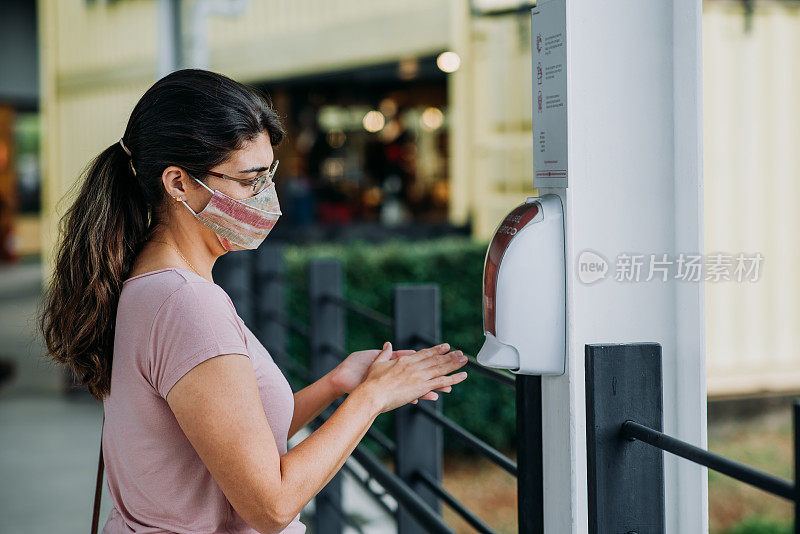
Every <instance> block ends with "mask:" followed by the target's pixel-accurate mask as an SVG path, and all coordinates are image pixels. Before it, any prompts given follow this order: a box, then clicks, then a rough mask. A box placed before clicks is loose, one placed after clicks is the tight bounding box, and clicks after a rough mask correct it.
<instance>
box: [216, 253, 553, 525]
mask: <svg viewBox="0 0 800 534" xmlns="http://www.w3.org/2000/svg"><path fill="white" fill-rule="evenodd" d="M232 256H233V257H232V258H225V257H223V258H222V259H221V260H224V261H220V262H218V263H219V265H218V267H217V268H216V269H215V275H217V277H218V278H219V279H220V285H222V286H223V287H224V288H225V289H226V291H227V292H228V294H229V295H230V296H231V299H232V300H233V302H234V304H235V306H236V309H237V312H238V313H239V314H240V316H241V317H242V319H243V320H245V322H246V323H248V324H253V325H255V326H256V328H255V329H254V333H255V334H256V335H257V336H258V337H259V339H260V340H262V341H263V342H264V345H265V347H266V348H267V350H268V351H269V352H270V354H271V355H272V356H273V359H274V360H275V362H276V363H277V364H278V366H279V367H280V368H281V370H282V371H283V372H284V374H285V375H286V376H287V377H288V378H289V381H290V383H292V385H293V388H294V389H299V388H300V387H302V386H303V385H306V384H308V383H311V382H313V381H315V380H318V379H320V378H322V377H323V376H324V375H325V374H326V373H328V372H329V371H330V370H331V369H333V368H334V367H335V366H336V365H337V364H338V363H339V362H341V361H342V359H343V358H345V357H346V356H347V351H346V350H345V347H346V339H345V336H346V330H347V329H346V325H347V318H348V315H352V316H354V318H357V319H358V320H360V321H366V322H367V323H368V324H370V325H376V326H378V327H381V328H385V329H388V330H390V333H391V335H392V338H391V340H392V344H393V346H395V347H398V348H410V349H415V350H418V349H420V348H422V347H424V346H432V345H436V344H438V343H439V342H440V327H441V325H440V298H439V287H438V286H437V285H433V284H424V285H410V284H402V285H398V286H396V287H395V288H394V292H393V310H392V312H393V313H392V315H391V316H390V315H387V314H384V313H381V312H379V311H376V310H373V309H371V308H368V307H366V306H362V305H360V304H357V303H353V302H350V301H348V300H347V299H346V298H345V296H344V277H343V274H344V273H343V270H342V265H341V263H340V262H339V261H336V260H331V259H321V260H312V261H311V262H310V263H309V266H308V267H309V268H308V284H307V287H305V288H297V287H292V286H291V284H290V283H289V280H288V278H287V276H286V272H285V267H284V264H283V251H282V249H281V248H280V247H274V246H273V247H270V246H266V245H264V246H262V247H259V248H258V249H257V250H256V251H254V253H252V254H249V253H244V254H237V255H232ZM290 289H291V290H293V291H303V292H307V295H308V296H307V298H308V304H309V322H308V325H305V324H303V323H302V322H301V321H298V320H297V319H296V318H293V317H291V316H289V315H288V314H287V313H286V308H287V303H288V301H287V291H288V290H290ZM290 334H294V335H295V336H297V337H298V338H300V339H303V340H306V341H307V342H308V346H309V358H308V361H309V365H308V366H304V365H301V364H300V363H298V360H297V358H293V357H292V356H293V355H290V354H289V352H290V351H289V348H288V347H289V338H290ZM468 359H469V360H468V363H467V365H468V369H473V370H475V371H477V372H480V373H481V374H482V375H484V376H487V377H489V378H491V379H492V380H494V381H496V382H498V383H499V384H501V385H502V386H505V387H514V388H515V389H516V414H517V459H518V463H517V462H514V461H512V460H511V459H510V458H508V457H507V456H506V455H504V454H503V453H501V452H500V451H498V450H497V449H496V448H494V447H493V446H491V445H490V444H488V443H486V442H485V441H484V440H482V439H480V438H478V437H477V436H475V435H474V434H472V433H471V432H469V431H467V430H466V429H464V428H463V427H462V426H461V425H459V424H458V423H456V422H455V421H453V420H451V419H449V418H447V417H446V416H445V415H444V414H443V413H442V396H440V398H439V399H438V400H436V401H428V400H425V401H420V402H418V403H417V404H407V405H405V406H402V407H400V408H398V409H397V410H395V411H394V421H395V428H394V430H395V432H394V434H395V436H394V439H392V438H390V437H389V436H387V435H386V434H385V433H383V432H381V431H380V430H379V429H378V428H376V427H375V426H373V427H371V428H370V429H369V430H368V431H367V433H366V438H367V439H369V440H370V441H371V442H372V443H375V444H376V445H377V446H378V447H380V449H382V450H384V451H386V452H387V453H388V454H389V455H391V457H392V458H393V460H394V470H390V469H389V468H388V467H386V466H385V465H384V464H383V462H382V461H381V460H380V459H379V458H378V457H377V456H376V455H375V454H374V453H373V452H372V451H370V450H369V449H368V448H367V447H366V446H365V444H364V443H360V444H359V445H358V446H357V447H356V449H355V450H354V451H353V453H352V455H351V459H348V461H347V462H346V463H345V464H344V467H343V469H342V470H341V471H340V472H339V473H337V474H336V476H334V477H333V479H331V481H330V482H329V483H328V484H327V485H326V486H325V487H324V488H323V489H322V491H320V493H319V494H318V495H317V497H316V498H315V499H314V513H313V517H312V519H311V521H312V522H313V529H314V532H317V533H320V534H340V533H341V532H342V531H343V529H344V528H345V526H349V527H352V528H353V529H355V530H356V531H360V530H361V529H360V527H359V525H358V523H357V522H356V521H355V520H354V518H352V517H350V516H349V515H348V514H347V513H346V511H345V510H344V508H343V506H342V477H343V476H344V475H345V474H346V475H347V476H349V477H351V478H352V479H353V480H354V481H356V483H358V484H359V485H360V486H361V487H363V488H364V489H365V490H366V492H367V493H368V494H369V495H371V496H372V498H373V499H374V500H375V503H376V506H377V507H380V508H381V509H382V510H384V511H386V512H387V513H390V514H392V515H393V516H394V518H395V520H396V521H397V527H398V532H399V533H400V534H409V533H419V532H447V533H450V532H453V528H452V527H451V526H450V525H448V524H447V523H446V522H445V521H444V520H443V518H442V504H445V505H447V506H448V507H449V508H450V509H451V510H452V511H453V512H455V514H457V515H458V516H460V517H461V518H463V519H464V521H466V522H467V523H468V524H469V525H471V526H472V527H474V528H475V530H477V531H478V532H484V533H491V532H494V531H493V530H492V528H491V527H490V526H488V525H487V524H486V523H485V522H484V521H483V520H482V519H481V518H480V517H478V516H477V515H476V514H475V513H474V512H473V511H471V510H470V509H469V508H468V507H467V506H466V505H465V504H464V503H462V502H460V501H459V500H458V499H457V498H455V497H454V496H453V495H452V494H451V493H450V492H448V491H447V490H446V489H445V488H444V485H443V484H442V474H443V473H442V469H443V453H444V450H443V435H442V433H443V432H445V431H446V432H448V433H449V435H452V436H454V437H456V438H457V439H459V440H461V441H462V442H463V443H464V444H466V445H467V446H468V447H470V448H471V449H472V450H474V451H475V452H476V453H478V454H480V455H482V456H484V457H486V458H487V459H489V460H490V461H492V462H494V463H495V464H496V465H498V466H500V467H501V468H502V469H504V470H505V471H507V472H508V473H510V474H512V475H514V476H515V477H517V489H518V491H517V497H518V521H519V531H520V532H526V533H540V532H543V516H544V513H543V493H542V429H541V421H542V417H541V398H542V396H541V378H540V377H535V376H524V375H519V376H515V375H513V374H512V373H508V372H502V371H498V370H493V369H488V368H485V367H483V366H481V365H480V364H478V363H477V361H476V360H475V358H474V357H472V356H469V355H468ZM341 402H342V399H339V400H337V401H336V402H334V403H333V405H332V406H330V407H328V408H327V409H326V410H324V411H323V412H322V413H320V414H319V415H318V416H317V417H316V418H315V419H314V421H313V422H312V423H311V424H310V427H311V428H312V429H316V428H318V427H319V426H320V425H322V424H323V423H324V421H325V420H326V419H327V418H328V417H329V416H330V414H331V413H333V411H334V410H335V409H336V408H337V407H338V406H339V404H341ZM353 460H354V461H355V462H357V464H358V466H360V468H359V469H358V470H359V471H363V472H364V473H366V475H362V474H359V473H358V472H357V470H356V469H354V466H353V465H350V462H351V461H353ZM376 486H378V487H379V489H376ZM388 497H391V499H392V500H393V501H394V502H395V503H396V505H395V506H392V505H390V504H387V502H386V499H387V498H388ZM520 503H522V504H520Z"/></svg>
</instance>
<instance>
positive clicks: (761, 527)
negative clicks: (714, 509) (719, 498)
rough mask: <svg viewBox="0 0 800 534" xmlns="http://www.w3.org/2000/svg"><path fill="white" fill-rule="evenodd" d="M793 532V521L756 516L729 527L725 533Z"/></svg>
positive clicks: (766, 533) (783, 533)
mask: <svg viewBox="0 0 800 534" xmlns="http://www.w3.org/2000/svg"><path fill="white" fill-rule="evenodd" d="M793 532H794V526H793V524H792V523H791V522H783V521H778V520H775V519H771V518H768V517H760V516H754V517H750V518H747V519H745V520H744V521H742V522H740V523H737V524H736V525H734V526H732V527H730V528H728V529H727V530H725V531H724V534H792V533H793Z"/></svg>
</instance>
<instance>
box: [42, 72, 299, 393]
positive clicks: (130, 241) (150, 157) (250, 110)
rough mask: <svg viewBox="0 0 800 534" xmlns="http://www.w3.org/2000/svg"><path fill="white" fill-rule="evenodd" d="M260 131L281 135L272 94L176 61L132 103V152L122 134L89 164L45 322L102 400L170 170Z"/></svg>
mask: <svg viewBox="0 0 800 534" xmlns="http://www.w3.org/2000/svg"><path fill="white" fill-rule="evenodd" d="M262 132H266V133H267V134H268V135H269V139H270V143H271V144H272V145H273V146H276V145H278V144H279V143H280V142H281V140H282V139H283V136H284V130H283V127H282V126H281V123H280V119H279V118H278V116H277V114H276V113H275V111H274V110H273V108H272V103H271V102H270V100H269V98H268V97H267V96H266V95H264V94H263V93H261V92H260V91H258V90H257V89H255V88H253V87H250V86H247V85H244V84H242V83H239V82H236V81H234V80H232V79H230V78H228V77H226V76H223V75H222V74H217V73H215V72H210V71H206V70H199V69H183V70H178V71H175V72H172V73H170V74H168V75H166V76H164V77H163V78H161V79H160V80H158V81H157V82H156V83H155V84H153V86H152V87H150V88H149V89H148V90H147V92H145V93H144V95H143V96H142V98H141V99H139V102H138V103H137V104H136V106H135V107H134V108H133V111H132V112H131V116H130V119H129V120H128V125H127V127H126V128H125V133H124V135H123V143H124V144H125V146H126V147H127V148H128V150H130V152H131V156H128V154H127V153H126V152H125V150H124V149H123V148H122V146H121V145H120V144H119V142H118V141H117V140H116V139H115V140H114V142H113V143H112V144H111V146H109V147H108V148H106V149H105V150H103V151H102V152H101V153H100V154H99V155H98V156H97V157H95V158H94V160H93V161H92V162H91V163H90V164H89V165H88V166H87V168H86V169H84V171H83V173H82V175H85V179H84V180H83V181H82V184H81V188H80V192H79V193H78V195H77V198H76V199H75V201H74V202H73V204H72V205H71V207H70V208H69V209H68V210H67V211H66V212H65V214H64V216H63V217H62V218H61V220H60V222H59V225H58V236H59V240H60V241H59V243H58V244H57V248H56V254H55V258H54V266H53V273H52V277H51V279H50V283H49V284H48V287H47V288H46V289H45V293H44V296H43V299H42V301H41V303H40V306H41V308H40V311H39V315H38V322H39V323H38V327H39V328H40V329H41V331H42V334H43V336H44V341H45V344H46V345H47V350H48V354H49V356H50V357H52V358H53V359H54V360H55V361H56V362H58V363H60V364H62V365H65V366H66V367H68V368H69V369H70V371H71V372H72V374H73V375H74V376H75V377H76V379H77V380H78V381H79V382H80V383H81V384H84V385H85V386H86V387H87V389H88V390H89V392H90V393H91V394H92V395H93V396H94V397H95V398H96V399H98V400H102V399H103V397H104V396H105V395H107V394H108V393H109V392H110V390H111V363H112V359H113V355H112V351H113V347H114V330H115V321H116V315H117V303H118V301H119V295H120V292H121V291H122V282H123V281H124V280H125V279H126V278H127V277H128V275H129V273H130V272H131V269H132V267H133V263H134V260H135V259H136V257H137V255H138V254H139V252H140V251H141V249H142V247H143V246H144V244H145V243H146V242H147V241H148V239H149V238H150V237H151V236H152V233H153V230H154V229H155V228H156V227H157V226H158V225H159V224H161V223H162V222H164V221H165V219H164V217H165V214H166V209H165V207H166V205H167V192H166V189H165V188H164V186H163V182H162V178H161V177H162V173H163V172H164V169H165V168H167V167H169V166H170V165H177V166H179V167H182V168H185V169H186V170H187V171H188V172H191V173H192V174H193V175H195V176H202V175H203V173H204V171H206V170H210V169H211V168H213V167H215V166H216V165H219V164H220V163H223V162H224V161H226V160H227V159H228V158H229V156H230V155H231V153H232V152H233V151H235V150H239V149H241V148H243V147H244V145H246V144H247V142H249V141H252V140H253V139H254V138H256V137H257V136H258V135H259V134H261V133H262ZM131 164H132V165H133V169H132V168H131ZM87 169H88V170H87ZM195 173H197V174H195ZM79 182H80V180H79Z"/></svg>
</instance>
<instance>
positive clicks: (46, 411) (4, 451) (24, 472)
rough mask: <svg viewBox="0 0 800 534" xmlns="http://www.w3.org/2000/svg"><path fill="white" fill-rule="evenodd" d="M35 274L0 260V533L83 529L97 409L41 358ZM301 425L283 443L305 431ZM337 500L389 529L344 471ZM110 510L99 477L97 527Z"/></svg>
mask: <svg viewBox="0 0 800 534" xmlns="http://www.w3.org/2000/svg"><path fill="white" fill-rule="evenodd" d="M41 280H42V271H41V267H40V265H39V264H38V263H37V262H34V261H24V262H20V263H17V264H15V265H12V266H7V265H0V360H9V361H12V362H13V363H14V364H15V367H16V374H15V376H14V377H13V378H12V379H11V381H10V382H8V383H4V384H0V429H2V430H0V480H2V481H3V484H0V534H12V533H13V534H42V533H55V532H58V533H60V534H72V533H75V534H85V533H86V532H88V531H89V526H90V524H91V518H92V505H93V502H94V490H95V477H96V472H97V461H98V454H99V447H100V430H101V423H102V413H103V409H102V405H101V404H100V403H99V402H98V401H96V400H95V399H93V398H92V397H90V396H89V395H88V394H74V393H73V394H65V393H64V391H65V388H66V386H65V384H66V380H65V377H64V372H63V371H62V370H61V368H60V367H58V366H57V365H55V364H54V363H50V362H48V361H47V360H45V358H43V354H44V353H45V350H44V343H43V341H42V338H41V336H40V335H39V334H38V333H37V328H36V323H35V316H36V312H37V305H38V303H39V300H40V296H41V284H42V282H41ZM303 432H304V431H301V432H299V433H298V435H297V436H295V437H294V439H293V440H291V441H290V446H293V445H294V444H296V443H297V442H298V441H300V440H301V439H303V438H304V437H305V435H307V434H306V433H303ZM348 462H352V460H348ZM354 467H355V468H357V467H358V466H357V465H355V466H354ZM343 500H344V507H345V510H346V511H347V513H348V514H353V515H356V516H358V517H359V519H360V520H363V521H364V523H363V526H362V530H363V532H365V533H367V534H371V533H375V534H378V533H381V534H383V533H391V532H396V530H397V529H396V526H395V524H394V521H393V520H392V519H391V518H389V517H388V516H387V515H386V514H385V513H384V512H383V511H382V510H381V509H380V508H379V507H378V506H376V505H375V504H374V502H373V501H372V499H371V497H370V496H368V495H366V494H365V493H364V491H363V490H362V488H361V486H360V485H358V484H357V483H356V482H354V481H353V480H351V479H350V478H349V477H347V476H346V477H345V485H344V495H343ZM312 510H313V501H312V503H311V504H309V506H308V507H307V509H306V510H304V514H303V516H302V519H303V521H304V522H305V523H306V524H309V521H308V516H307V512H311V511H312ZM110 511H111V500H110V497H109V495H108V490H107V488H106V484H105V481H104V483H103V497H102V503H101V509H100V528H101V529H102V525H103V524H104V523H105V521H106V518H107V517H108V514H109V512H110ZM311 530H312V529H311V528H309V529H308V531H309V534H310V533H311ZM345 532H348V533H350V532H355V530H354V529H352V528H346V529H345Z"/></svg>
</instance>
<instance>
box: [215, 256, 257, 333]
mask: <svg viewBox="0 0 800 534" xmlns="http://www.w3.org/2000/svg"><path fill="white" fill-rule="evenodd" d="M253 261H254V256H253V254H252V252H249V251H237V252H233V253H228V254H224V255H222V257H220V258H219V259H218V260H217V263H216V264H215V265H214V277H215V278H217V279H218V280H219V281H218V285H220V286H221V287H222V288H223V289H224V290H225V292H226V293H227V294H228V296H229V297H230V298H231V301H232V302H233V305H234V307H235V308H236V313H237V314H238V315H239V317H241V318H242V320H243V321H244V322H245V323H246V324H248V325H251V324H253V319H254V313H253V312H254V309H253V306H254V302H253V297H252V295H253Z"/></svg>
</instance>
